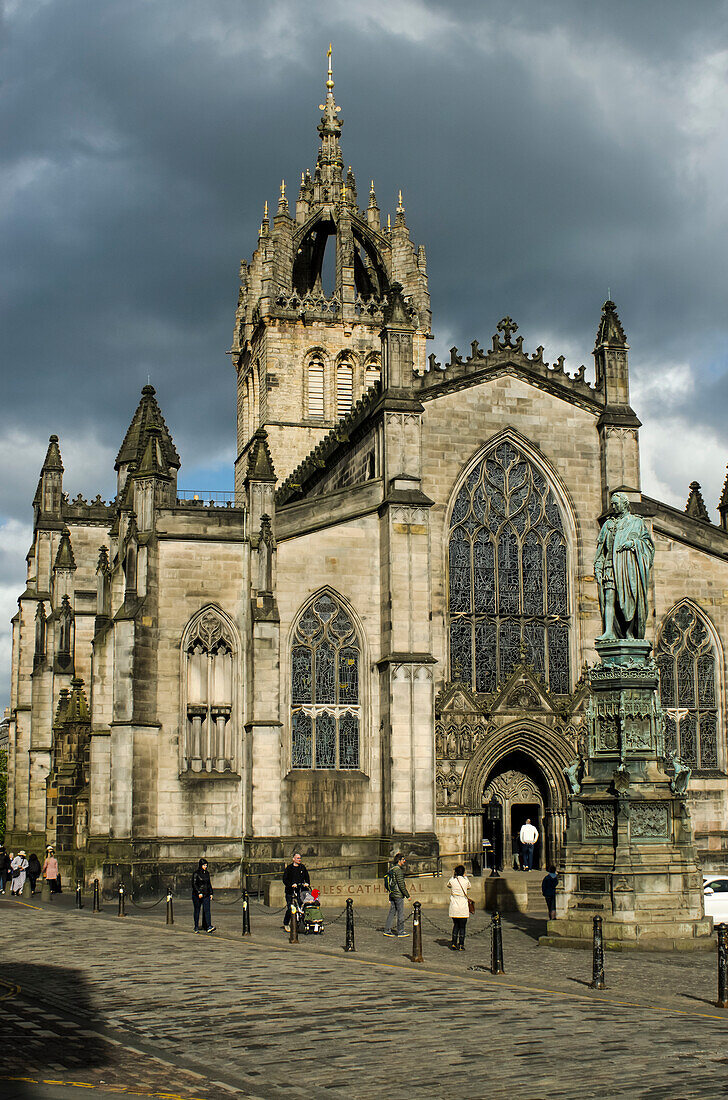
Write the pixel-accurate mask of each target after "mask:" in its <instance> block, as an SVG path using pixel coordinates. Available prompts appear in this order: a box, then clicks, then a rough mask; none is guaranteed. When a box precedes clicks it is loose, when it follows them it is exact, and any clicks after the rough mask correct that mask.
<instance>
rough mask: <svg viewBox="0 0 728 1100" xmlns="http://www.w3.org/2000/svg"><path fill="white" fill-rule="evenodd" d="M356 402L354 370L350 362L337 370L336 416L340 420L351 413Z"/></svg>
mask: <svg viewBox="0 0 728 1100" xmlns="http://www.w3.org/2000/svg"><path fill="white" fill-rule="evenodd" d="M353 400H354V368H353V367H352V365H351V363H350V362H349V361H348V360H344V362H343V363H339V365H338V367H337V368H336V416H337V418H338V419H339V420H341V419H342V418H343V417H345V416H348V414H349V413H350V412H351V406H352V402H353Z"/></svg>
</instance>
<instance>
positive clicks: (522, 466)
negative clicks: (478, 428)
mask: <svg viewBox="0 0 728 1100" xmlns="http://www.w3.org/2000/svg"><path fill="white" fill-rule="evenodd" d="M448 578H449V613H450V674H451V676H452V677H453V678H454V677H455V676H460V677H461V678H462V679H464V680H465V682H466V683H468V684H470V685H471V687H473V688H474V689H475V690H476V691H481V692H492V691H494V690H495V688H496V685H497V684H498V683H500V682H502V681H503V680H504V679H505V678H506V677H507V676H508V675H509V674H510V673H511V672H512V671H513V668H514V667H515V666H516V665H517V664H518V662H519V661H520V660H521V655H522V653H523V654H524V655H525V657H526V659H527V660H528V661H529V662H530V663H531V664H532V665H533V667H534V668H535V669H536V671H537V672H539V673H540V674H541V675H542V676H543V677H544V679H545V680H546V682H547V683H548V685H549V688H550V690H551V691H553V692H557V693H566V692H568V691H569V690H570V676H569V616H568V584H567V575H566V539H565V537H564V525H563V520H562V518H561V512H560V510H559V506H558V504H557V503H556V498H555V496H554V494H553V492H552V490H551V489H550V488H549V486H548V484H547V482H546V479H545V478H544V476H543V474H541V473H540V472H539V471H538V470H537V469H536V467H535V466H534V465H533V464H532V463H531V462H530V461H529V460H528V459H527V458H526V457H525V456H524V455H523V454H522V453H521V452H520V451H519V450H518V449H517V448H516V447H515V446H514V445H513V444H512V443H506V442H504V443H501V444H499V446H498V447H496V448H495V449H494V450H493V451H491V452H490V453H489V454H488V455H486V457H485V458H484V459H483V460H482V461H481V462H479V463H478V465H477V466H476V467H475V468H474V469H473V470H471V472H470V473H469V474H468V476H467V478H466V480H465V483H464V484H463V486H462V487H461V489H460V491H459V492H458V495H457V497H456V498H455V504H454V507H453V511H452V517H451V520H450V544H449V570H448Z"/></svg>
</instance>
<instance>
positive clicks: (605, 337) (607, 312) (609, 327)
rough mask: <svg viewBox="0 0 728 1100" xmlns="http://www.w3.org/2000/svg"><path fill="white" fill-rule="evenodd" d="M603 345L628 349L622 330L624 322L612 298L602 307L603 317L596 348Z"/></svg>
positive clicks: (598, 330) (600, 322)
mask: <svg viewBox="0 0 728 1100" xmlns="http://www.w3.org/2000/svg"><path fill="white" fill-rule="evenodd" d="M602 344H611V345H612V346H615V345H616V346H617V347H622V348H626V347H628V346H629V345H628V344H627V337H626V336H625V334H624V329H623V328H622V322H621V321H620V319H619V315H618V314H617V307H616V306H615V304H614V302H613V301H612V300H611V298H609V299H607V301H606V302H605V303H604V305H603V306H602V316H601V319H600V321H599V328H598V329H597V339H596V344H595V347H599V346H600V345H602Z"/></svg>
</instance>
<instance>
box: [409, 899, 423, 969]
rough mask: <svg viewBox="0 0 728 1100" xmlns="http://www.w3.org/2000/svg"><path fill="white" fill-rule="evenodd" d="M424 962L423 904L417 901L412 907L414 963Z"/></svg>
mask: <svg viewBox="0 0 728 1100" xmlns="http://www.w3.org/2000/svg"><path fill="white" fill-rule="evenodd" d="M424 961H425V960H424V959H423V958H422V904H421V903H420V902H419V901H416V902H414V904H413V905H412V962H413V963H421V962H424Z"/></svg>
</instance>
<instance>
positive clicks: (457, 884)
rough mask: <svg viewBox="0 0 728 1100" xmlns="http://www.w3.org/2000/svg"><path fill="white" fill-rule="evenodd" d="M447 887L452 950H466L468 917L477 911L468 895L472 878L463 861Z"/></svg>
mask: <svg viewBox="0 0 728 1100" xmlns="http://www.w3.org/2000/svg"><path fill="white" fill-rule="evenodd" d="M447 887H448V890H449V891H450V908H449V909H448V914H449V915H450V916H451V917H452V942H451V944H450V950H451V951H464V950H465V930H466V928H467V926H468V917H469V916H470V914H471V912H474V911H475V905H474V903H473V902H472V901H471V900H470V898H469V897H468V891H469V889H470V879H469V878H468V877H467V875H466V874H465V867H464V866H463V864H462V863H458V865H457V867H456V868H455V870H454V871H453V873H452V878H451V879H450V880H449V882H448V884H447ZM471 906H472V910H471Z"/></svg>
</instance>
